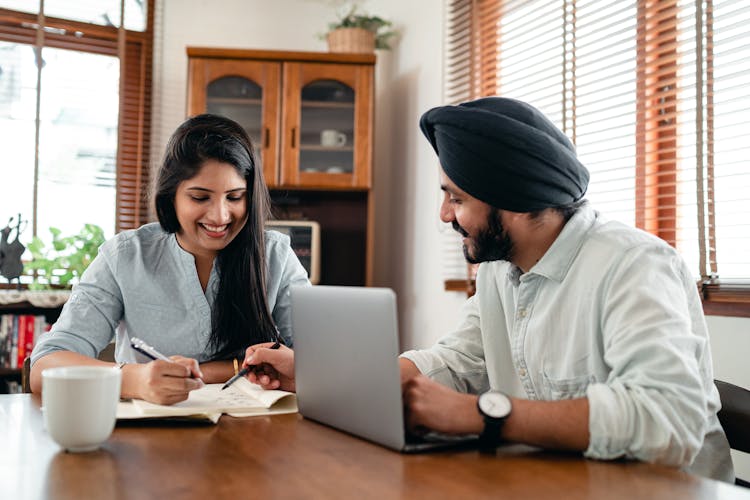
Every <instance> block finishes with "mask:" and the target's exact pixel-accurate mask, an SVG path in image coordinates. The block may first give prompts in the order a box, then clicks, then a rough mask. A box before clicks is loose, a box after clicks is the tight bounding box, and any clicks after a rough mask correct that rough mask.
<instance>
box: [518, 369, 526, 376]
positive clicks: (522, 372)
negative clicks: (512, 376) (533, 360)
mask: <svg viewBox="0 0 750 500" xmlns="http://www.w3.org/2000/svg"><path fill="white" fill-rule="evenodd" d="M518 374H519V375H520V376H521V377H525V376H526V369H525V368H521V369H519V370H518Z"/></svg>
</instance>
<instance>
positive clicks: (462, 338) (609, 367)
mask: <svg viewBox="0 0 750 500" xmlns="http://www.w3.org/2000/svg"><path fill="white" fill-rule="evenodd" d="M420 126H421V128H422V131H423V132H424V134H425V136H426V137H427V139H428V140H429V141H430V144H431V145H432V147H433V148H434V149H435V151H436V153H437V155H438V157H439V159H440V163H441V167H442V169H441V173H440V182H441V188H442V190H443V192H444V200H443V203H442V206H441V209H440V217H441V219H442V220H443V221H445V222H449V223H451V224H453V227H454V228H455V229H456V230H457V231H458V232H459V233H461V235H463V237H464V239H463V244H464V253H465V255H466V258H467V260H469V262H481V263H482V264H481V265H480V266H479V271H478V273H477V292H476V294H475V295H474V296H473V297H472V298H471V299H469V300H468V302H467V303H466V305H465V307H464V310H463V320H462V322H461V325H460V326H459V328H458V329H457V330H456V331H455V332H453V333H451V334H449V335H447V336H446V337H444V338H443V339H442V340H440V341H439V342H438V343H437V344H436V345H435V346H433V347H431V348H429V349H426V350H419V351H408V352H406V353H404V354H403V355H402V357H401V358H400V360H399V362H400V366H401V379H402V383H403V388H404V404H405V406H406V408H407V413H408V417H407V418H408V424H409V426H410V427H411V428H412V429H416V430H420V429H432V430H437V431H441V432H446V433H453V434H479V435H480V442H481V444H482V446H483V447H484V448H485V449H489V450H494V448H495V447H496V446H497V445H498V444H499V443H501V442H503V441H509V442H518V443H527V444H531V445H536V446H540V447H544V448H552V449H566V450H580V451H583V452H584V454H585V455H586V456H587V457H591V458H598V459H614V458H618V457H626V458H633V459H638V460H644V461H648V462H657V463H662V464H668V465H674V466H679V467H683V468H685V469H687V470H689V471H691V472H694V473H697V474H701V475H704V476H708V477H712V478H717V479H723V480H726V481H730V482H731V481H733V478H734V472H733V469H732V462H731V458H730V456H729V445H728V443H727V440H726V437H725V436H724V432H723V430H722V428H721V425H720V423H719V421H718V418H717V417H716V412H717V411H718V409H719V407H720V401H719V395H718V391H717V390H716V388H715V387H714V385H713V373H712V364H711V353H710V348H709V343H708V334H707V331H706V325H705V320H704V318H703V313H702V308H701V303H700V299H699V297H698V294H697V289H696V286H695V281H694V280H693V278H692V277H691V274H690V272H689V270H688V269H687V268H686V266H685V264H684V262H683V261H682V259H681V258H680V257H679V255H678V254H677V253H676V252H675V251H674V249H672V248H671V247H670V246H669V245H667V244H666V243H664V242H663V241H662V240H659V239H658V238H655V237H653V236H651V235H649V234H647V233H645V232H642V231H640V230H637V229H634V228H631V227H628V226H625V225H623V224H620V223H617V222H607V221H605V220H604V219H603V218H602V217H601V216H600V215H599V214H598V213H597V212H595V211H594V210H593V209H592V208H591V207H590V206H589V205H588V204H587V203H586V202H585V201H584V200H583V196H584V194H585V192H586V188H587V186H588V180H589V174H588V171H587V170H586V169H585V168H584V166H583V165H582V164H581V163H580V162H579V161H578V159H577V157H576V154H575V149H574V147H573V145H572V143H571V142H570V141H569V140H568V139H567V138H566V137H565V135H564V134H562V132H560V131H559V130H558V129H557V128H556V127H555V126H554V125H553V124H552V123H551V122H550V121H549V120H548V119H547V118H546V117H545V116H544V115H542V114H541V113H540V112H539V111H538V110H536V109H535V108H533V107H531V106H529V105H527V104H524V103H522V102H519V101H515V100H512V99H504V98H497V97H491V98H484V99H479V100H476V101H473V102H467V103H464V104H461V105H459V106H443V107H438V108H435V109H432V110H430V111H428V112H427V113H425V114H424V115H423V116H422V119H421V122H420ZM261 347H267V345H261V346H253V347H250V348H249V349H248V351H247V353H246V358H245V359H246V360H245V363H265V365H264V367H265V368H264V370H263V372H262V373H260V372H259V373H258V374H257V375H256V374H254V373H253V374H251V375H250V379H251V381H253V382H258V383H260V384H261V385H263V386H264V387H268V388H276V387H279V386H281V387H282V388H284V387H293V382H292V381H293V356H290V353H291V351H289V350H286V351H272V350H269V349H264V348H261ZM269 365H270V366H269ZM271 366H272V367H273V369H271V368H270V367H271Z"/></svg>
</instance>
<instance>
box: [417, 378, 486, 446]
mask: <svg viewBox="0 0 750 500" xmlns="http://www.w3.org/2000/svg"><path fill="white" fill-rule="evenodd" d="M403 389H404V394H403V397H404V406H405V408H406V423H407V426H408V427H409V429H410V430H411V431H412V432H416V433H420V432H424V431H425V430H427V429H428V430H434V431H439V432H443V433H447V434H479V433H480V432H482V429H483V428H484V420H483V419H482V416H481V415H480V414H479V410H478V409H477V396H475V395H472V394H462V393H460V392H456V391H454V390H452V389H449V388H448V387H445V386H444V385H441V384H439V383H437V382H435V381H433V380H431V379H429V378H427V377H425V376H424V375H416V376H414V377H411V378H409V379H408V380H406V381H405V382H404V384H403Z"/></svg>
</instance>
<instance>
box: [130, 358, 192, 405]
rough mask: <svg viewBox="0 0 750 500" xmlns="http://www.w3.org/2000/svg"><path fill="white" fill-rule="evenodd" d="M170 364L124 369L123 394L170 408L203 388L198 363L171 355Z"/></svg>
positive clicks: (134, 366)
mask: <svg viewBox="0 0 750 500" xmlns="http://www.w3.org/2000/svg"><path fill="white" fill-rule="evenodd" d="M170 359H171V360H172V361H174V362H173V363H170V362H169V361H162V360H156V361H151V362H150V363H144V364H136V363H133V364H127V365H125V366H123V369H122V376H123V383H122V384H123V394H128V393H130V394H134V395H135V396H136V397H138V398H140V399H144V400H146V401H150V402H152V403H158V404H162V405H171V404H174V403H179V402H180V401H185V400H186V399H187V398H188V394H189V393H190V391H192V390H195V389H200V388H201V387H203V385H204V384H203V381H202V380H201V379H200V377H202V373H201V371H200V368H199V366H198V362H197V361H196V360H194V359H191V358H185V357H182V356H172V357H171V358H170Z"/></svg>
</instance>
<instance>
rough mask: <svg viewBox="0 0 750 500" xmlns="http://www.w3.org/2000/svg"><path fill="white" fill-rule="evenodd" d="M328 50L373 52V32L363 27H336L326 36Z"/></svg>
mask: <svg viewBox="0 0 750 500" xmlns="http://www.w3.org/2000/svg"><path fill="white" fill-rule="evenodd" d="M326 39H327V40H328V51H329V52H354V53H358V54H372V53H373V52H375V33H373V32H372V31H367V30H366V29H363V28H338V29H335V30H333V31H330V32H329V33H328V35H327V36H326Z"/></svg>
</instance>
